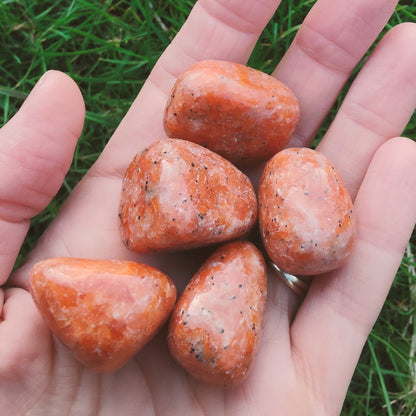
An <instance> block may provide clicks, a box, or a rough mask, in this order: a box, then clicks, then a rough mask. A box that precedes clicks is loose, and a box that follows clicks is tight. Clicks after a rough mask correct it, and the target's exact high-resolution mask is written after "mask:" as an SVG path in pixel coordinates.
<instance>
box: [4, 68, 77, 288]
mask: <svg viewBox="0 0 416 416" xmlns="http://www.w3.org/2000/svg"><path fill="white" fill-rule="evenodd" d="M83 121H84V105H83V100H82V97H81V94H80V92H79V90H78V88H77V87H76V85H75V83H74V82H73V81H72V80H71V79H70V78H69V77H67V76H66V75H64V74H62V73H59V72H56V71H52V72H47V73H46V74H45V75H44V76H43V78H42V79H41V80H40V81H39V82H38V83H37V85H36V86H35V88H34V89H33V91H32V92H31V94H30V95H29V97H28V98H27V100H26V101H25V103H24V104H23V106H22V108H21V109H20V110H19V112H18V113H17V114H16V115H15V116H14V117H13V118H12V119H11V120H10V121H9V122H8V123H7V124H6V125H5V126H4V127H3V128H2V129H1V130H0V236H1V240H0V284H3V283H4V282H5V281H6V280H7V277H8V276H9V274H10V271H11V269H12V267H13V265H14V262H15V260H16V257H17V254H18V252H19V249H20V247H21V245H22V242H23V239H24V237H25V235H26V233H27V230H28V228H29V224H30V219H31V218H32V217H33V216H35V215H36V214H38V213H39V212H40V211H41V210H42V209H44V208H45V207H46V206H47V204H48V203H49V202H50V200H51V198H52V197H53V196H54V195H55V193H56V192H57V191H58V189H59V187H60V186H61V184H62V181H63V179H64V176H65V174H66V172H67V170H68V168H69V166H70V163H71V160H72V155H73V151H74V147H75V144H76V142H77V139H78V137H79V135H80V133H81V130H82V125H83ZM6 236H7V238H6Z"/></svg>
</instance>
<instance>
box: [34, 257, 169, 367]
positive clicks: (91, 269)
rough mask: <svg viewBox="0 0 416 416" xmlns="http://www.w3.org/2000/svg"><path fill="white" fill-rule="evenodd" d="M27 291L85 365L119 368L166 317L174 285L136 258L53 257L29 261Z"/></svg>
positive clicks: (63, 341) (50, 325)
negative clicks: (28, 287) (133, 259)
mask: <svg viewBox="0 0 416 416" xmlns="http://www.w3.org/2000/svg"><path fill="white" fill-rule="evenodd" d="M30 292H31V295H32V297H33V300H34V302H35V304H36V306H37V307H38V309H39V311H40V313H41V315H42V316H43V318H44V319H45V321H46V323H47V324H48V326H49V328H50V329H51V330H52V332H53V333H54V334H55V335H56V337H57V338H58V339H59V340H60V341H61V342H62V343H63V344H65V345H66V346H67V347H68V349H69V350H70V351H71V352H72V353H73V354H74V356H75V357H76V358H77V359H78V360H79V361H81V362H82V363H83V364H84V365H85V366H86V367H88V368H91V369H93V370H95V371H98V372H111V371H115V370H117V369H119V368H120V367H122V366H123V365H124V364H125V363H126V362H127V361H128V360H129V359H130V358H131V357H132V356H133V355H134V354H135V353H136V352H137V351H138V350H139V349H140V348H142V347H143V346H144V345H145V344H146V343H147V342H148V341H149V340H150V339H151V338H152V337H153V336H154V335H155V334H156V332H157V331H158V329H159V328H160V327H161V326H162V324H163V323H164V322H165V321H166V319H167V318H168V316H169V314H170V312H171V310H172V308H173V306H174V303H175V300H176V289H175V286H174V285H173V283H172V281H171V280H170V278H169V277H168V276H166V275H165V274H163V273H162V272H160V271H159V270H157V269H155V268H153V267H150V266H147V265H144V264H140V263H135V262H129V261H111V260H87V259H77V258H52V259H47V260H44V261H41V262H40V263H37V264H35V265H34V266H33V268H32V271H31V276H30Z"/></svg>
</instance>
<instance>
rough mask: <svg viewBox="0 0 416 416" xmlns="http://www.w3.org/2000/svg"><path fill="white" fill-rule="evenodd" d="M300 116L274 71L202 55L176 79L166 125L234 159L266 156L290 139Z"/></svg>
mask: <svg viewBox="0 0 416 416" xmlns="http://www.w3.org/2000/svg"><path fill="white" fill-rule="evenodd" d="M298 120H299V104H298V101H297V99H296V97H295V95H294V94H293V92H292V91H291V90H290V89H289V88H288V87H287V86H285V85H284V84H282V83H281V82H280V81H278V80H277V79H275V78H274V77H272V76H270V75H267V74H265V73H263V72H261V71H258V70H255V69H253V68H249V67H247V66H244V65H241V64H237V63H234V62H227V61H212V60H209V61H201V62H198V63H196V64H194V65H193V66H191V67H190V68H189V69H187V70H186V71H185V72H184V73H183V74H182V75H180V77H179V78H178V80H177V81H176V83H175V85H174V87H173V90H172V93H171V97H170V100H169V101H168V103H167V106H166V110H165V117H164V127H165V131H166V133H167V135H168V136H169V137H177V138H180V139H185V140H190V141H193V142H195V143H198V144H200V145H202V146H205V147H207V148H209V149H211V150H213V151H214V152H216V153H218V154H220V155H222V156H224V157H225V158H226V159H228V160H230V161H232V162H233V163H234V164H236V165H249V164H255V163H256V162H259V161H262V160H267V159H269V158H270V157H272V156H273V155H274V154H275V153H276V152H278V151H279V150H282V149H283V148H284V147H285V146H286V144H287V143H288V142H289V140H290V138H291V136H292V133H293V131H294V129H295V127H296V125H297V123H298Z"/></svg>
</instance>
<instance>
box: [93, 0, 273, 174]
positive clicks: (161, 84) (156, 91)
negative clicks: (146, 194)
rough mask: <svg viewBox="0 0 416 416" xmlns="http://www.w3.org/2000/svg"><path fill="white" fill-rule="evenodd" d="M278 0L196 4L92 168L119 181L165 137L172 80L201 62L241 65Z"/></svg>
mask: <svg viewBox="0 0 416 416" xmlns="http://www.w3.org/2000/svg"><path fill="white" fill-rule="evenodd" d="M279 3H280V0H263V1H256V2H253V1H244V0H231V1H230V0H228V1H226V0H200V1H198V2H197V3H196V5H195V6H194V8H193V10H192V12H191V14H190V15H189V17H188V19H187V21H186V23H185V24H184V25H183V27H182V28H181V30H180V32H179V33H178V35H177V36H176V37H175V39H174V40H173V42H172V43H171V45H170V46H169V47H168V48H167V49H166V51H165V52H164V53H163V55H162V56H161V58H160V59H159V60H158V62H157V64H156V65H155V67H154V69H153V70H152V73H151V74H150V76H149V79H148V80H147V82H146V83H145V85H144V86H143V88H142V90H141V91H140V94H139V96H138V98H137V99H136V100H135V102H134V103H133V105H132V106H131V108H130V110H129V111H128V113H127V115H126V116H125V117H124V119H123V121H122V122H121V124H120V126H119V128H118V129H117V131H116V132H115V134H114V135H113V137H112V139H111V141H110V143H109V145H108V146H107V147H106V149H105V150H104V152H103V154H102V155H101V157H100V159H99V161H98V163H97V165H96V166H95V168H98V171H99V172H104V173H105V174H108V173H109V174H111V175H116V176H120V175H122V174H123V173H124V170H125V168H126V165H127V164H128V163H129V161H130V159H131V158H132V157H133V155H134V154H135V153H137V152H138V151H139V150H140V149H142V148H143V147H145V146H147V145H148V144H149V143H151V142H153V141H156V140H159V139H161V138H162V137H164V134H165V133H164V131H163V109H164V107H165V104H166V101H167V97H168V95H169V93H170V91H171V88H172V86H173V83H174V82H175V80H176V78H177V77H178V76H179V75H180V74H181V73H182V72H183V71H184V70H185V69H186V68H188V67H189V66H190V65H192V64H193V63H195V62H196V61H200V60H204V59H225V60H230V61H236V62H242V63H245V62H246V61H247V60H248V58H249V56H250V53H251V51H252V50H253V48H254V46H255V43H256V41H257V39H258V37H259V35H260V34H261V32H262V30H263V29H264V27H265V26H266V24H267V22H268V21H269V19H270V18H271V16H272V15H273V13H274V12H275V10H276V8H277V6H278V5H279Z"/></svg>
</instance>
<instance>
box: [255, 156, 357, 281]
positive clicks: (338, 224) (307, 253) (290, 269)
mask: <svg viewBox="0 0 416 416" xmlns="http://www.w3.org/2000/svg"><path fill="white" fill-rule="evenodd" d="M259 225H260V232H261V237H262V240H263V244H264V247H265V249H266V251H267V253H268V254H269V256H270V258H271V260H272V261H273V262H274V263H276V265H277V266H278V267H279V268H280V269H281V270H282V271H284V272H287V273H291V274H299V275H305V276H306V275H315V274H321V273H325V272H328V271H331V270H334V269H336V268H339V267H340V266H342V265H343V264H344V263H345V261H346V260H347V259H348V257H349V256H350V254H351V253H352V251H353V248H354V243H355V228H356V226H355V215H354V207H353V203H352V201H351V197H350V195H349V193H348V190H347V188H346V186H345V184H344V182H343V180H342V178H341V175H340V174H339V173H338V172H337V171H336V169H335V167H334V165H333V164H332V163H331V162H330V161H329V160H328V159H327V158H326V157H325V156H324V155H323V154H321V153H319V152H317V151H315V150H312V149H308V148H290V149H285V150H283V151H281V152H279V153H278V154H276V155H275V156H274V157H273V158H272V159H271V160H270V161H269V162H268V163H267V165H266V167H265V169H264V171H263V174H262V177H261V180H260V186H259Z"/></svg>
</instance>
